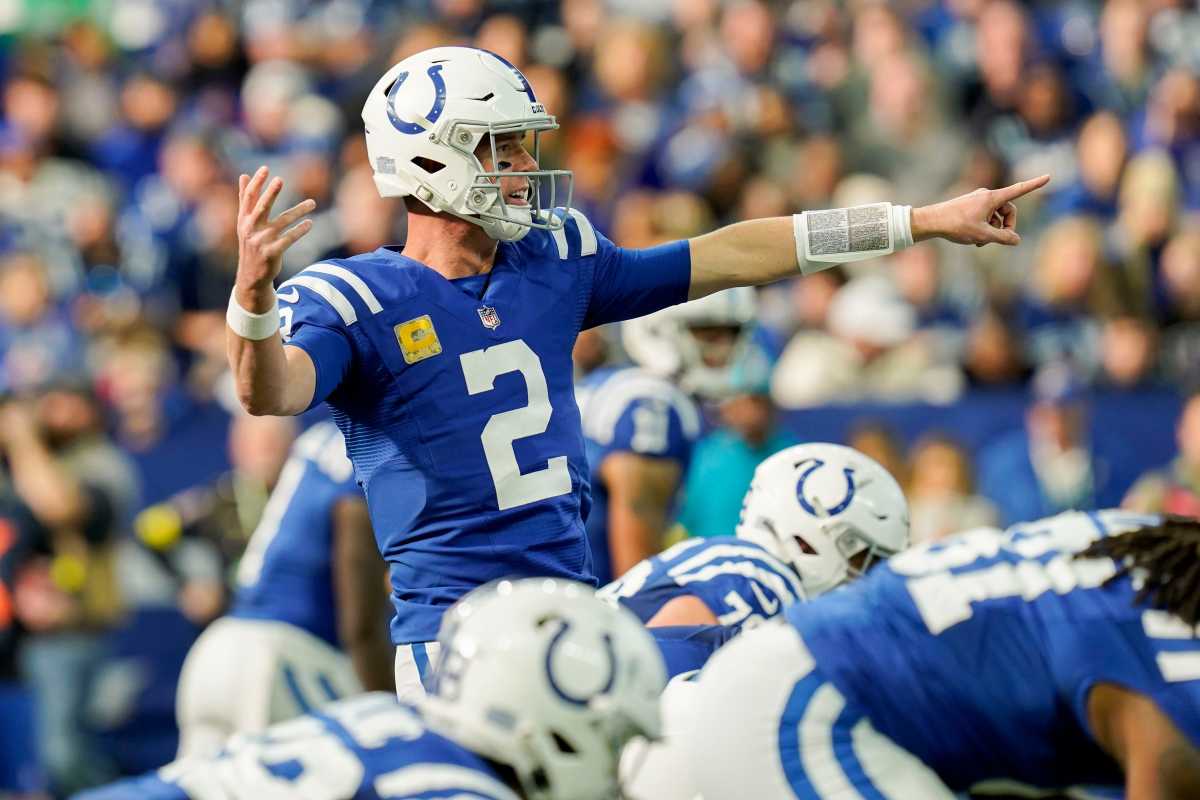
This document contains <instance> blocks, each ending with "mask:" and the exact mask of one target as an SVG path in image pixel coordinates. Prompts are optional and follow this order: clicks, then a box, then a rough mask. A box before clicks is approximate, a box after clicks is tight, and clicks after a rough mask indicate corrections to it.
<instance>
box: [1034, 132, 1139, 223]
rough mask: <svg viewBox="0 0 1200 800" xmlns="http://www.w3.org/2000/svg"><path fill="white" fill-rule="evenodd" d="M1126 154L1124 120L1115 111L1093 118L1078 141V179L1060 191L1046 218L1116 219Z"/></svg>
mask: <svg viewBox="0 0 1200 800" xmlns="http://www.w3.org/2000/svg"><path fill="white" fill-rule="evenodd" d="M1126 152H1127V141H1126V136H1125V129H1124V127H1123V126H1122V124H1121V119H1120V118H1119V117H1118V116H1117V115H1116V114H1114V113H1112V112H1111V111H1100V112H1097V113H1096V114H1094V115H1092V116H1091V117H1090V118H1089V119H1088V120H1087V122H1085V123H1084V124H1083V127H1082V128H1080V130H1079V136H1078V138H1077V140H1076V156H1077V162H1078V163H1077V166H1076V176H1075V178H1074V180H1071V181H1067V182H1065V183H1064V184H1063V185H1062V186H1060V187H1057V189H1056V190H1055V192H1054V193H1053V194H1052V195H1051V196H1050V198H1049V199H1048V200H1047V201H1046V214H1047V215H1048V216H1051V217H1059V216H1064V215H1068V214H1082V215H1089V216H1093V217H1096V218H1098V219H1101V220H1105V221H1109V220H1111V219H1112V218H1113V217H1115V216H1116V213H1117V189H1118V187H1119V186H1120V180H1121V172H1122V170H1123V169H1124V167H1125V156H1126Z"/></svg>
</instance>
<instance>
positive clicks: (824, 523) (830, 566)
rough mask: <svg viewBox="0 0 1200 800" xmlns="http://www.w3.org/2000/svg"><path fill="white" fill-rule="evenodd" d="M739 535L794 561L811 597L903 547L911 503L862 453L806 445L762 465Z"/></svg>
mask: <svg viewBox="0 0 1200 800" xmlns="http://www.w3.org/2000/svg"><path fill="white" fill-rule="evenodd" d="M737 535H738V537H739V538H741V539H746V540H748V541H751V542H754V543H755V544H758V545H761V546H762V547H763V548H765V549H766V550H767V551H769V552H770V553H771V554H772V555H774V556H775V557H776V558H779V559H781V560H783V561H784V562H786V563H787V564H789V565H790V566H791V567H792V569H794V570H795V571H796V574H797V575H799V576H800V582H801V583H802V584H803V585H804V591H805V594H806V595H807V596H808V597H809V598H812V597H815V596H817V595H819V594H822V593H824V592H828V591H829V590H830V589H833V588H835V587H836V586H838V585H839V584H841V583H843V582H845V581H846V580H848V579H849V578H853V577H856V576H858V575H860V574H862V573H863V572H866V570H867V569H869V568H870V566H871V564H872V563H873V562H874V561H876V560H878V559H881V558H888V557H889V556H892V555H894V554H896V553H898V552H900V551H901V550H903V549H904V548H906V547H907V546H908V502H907V501H906V500H905V499H904V493H903V492H902V491H901V489H900V485H899V484H898V483H896V479H895V478H893V477H892V476H891V475H890V474H889V473H888V471H887V470H886V469H884V468H883V467H882V466H881V465H880V464H879V463H877V462H876V461H874V460H873V459H871V458H868V457H867V456H866V455H864V454H862V453H860V452H859V451H857V450H855V449H853V448H851V447H843V446H842V445H838V444H824V443H816V444H801V445H796V446H794V447H789V448H787V449H786V450H780V451H779V452H778V453H776V454H775V455H773V456H771V457H770V458H768V459H766V460H765V461H763V462H762V463H761V464H759V465H758V468H757V469H756V470H755V471H754V479H753V481H752V482H751V484H750V490H749V491H748V492H746V499H745V501H744V502H743V505H742V517H741V521H740V522H739V523H738V527H737ZM860 554H862V558H861V559H860V561H859V563H858V564H857V565H856V564H855V563H853V562H852V561H851V559H853V558H855V556H858V555H860Z"/></svg>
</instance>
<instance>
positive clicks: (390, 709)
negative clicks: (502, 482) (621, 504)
mask: <svg viewBox="0 0 1200 800" xmlns="http://www.w3.org/2000/svg"><path fill="white" fill-rule="evenodd" d="M439 642H440V643H441V645H442V658H441V659H440V661H439V663H438V665H437V666H436V667H434V669H433V670H432V672H431V680H430V694H429V696H428V697H426V698H424V699H423V701H422V703H421V706H420V708H419V709H418V708H417V707H414V706H409V705H405V704H402V703H398V702H397V701H396V699H395V698H394V697H393V696H390V695H384V694H368V695H363V696H361V697H357V698H354V699H351V700H344V701H341V702H338V703H334V704H332V705H329V706H326V707H325V708H324V709H322V710H321V712H320V713H318V714H312V715H308V716H303V717H299V718H297V719H294V720H291V721H289V722H284V723H281V724H278V725H275V726H273V727H271V728H270V729H268V730H267V731H266V732H265V733H263V734H259V735H243V736H237V737H235V738H234V739H233V740H231V741H230V742H229V744H228V746H227V747H226V748H225V749H224V750H223V751H222V752H221V753H220V754H219V755H217V756H216V757H209V758H200V757H197V758H185V759H181V760H179V761H175V762H174V763H172V764H169V765H167V766H166V767H163V768H162V769H161V770H159V771H158V772H156V773H154V774H152V775H148V776H145V777H142V778H137V779H132V780H128V781H123V782H121V783H117V784H113V785H112V786H109V787H105V788H103V789H99V790H96V791H93V792H87V793H84V794H83V795H81V796H80V797H79V798H78V799H77V800H124V798H128V797H138V798H143V800H188V799H189V798H190V800H271V798H280V799H281V800H282V798H295V797H303V798H308V800H351V798H353V800H409V799H410V798H429V799H430V800H433V798H461V799H462V800H467V799H468V798H470V800H521V798H525V800H609V798H613V797H617V796H618V794H619V793H620V788H619V786H618V781H617V777H616V760H617V755H618V753H619V752H620V749H621V747H622V745H623V744H624V743H625V742H626V741H627V740H628V739H629V738H630V737H631V736H634V735H642V736H648V737H651V738H654V737H655V736H656V735H657V731H658V724H659V720H658V695H659V693H660V692H661V691H662V688H663V682H664V680H665V677H664V674H663V667H662V661H661V659H660V657H659V655H658V653H657V651H656V650H655V649H654V645H653V643H652V642H651V640H650V636H649V635H648V634H647V633H646V631H645V630H644V629H643V628H642V626H641V625H640V624H639V623H638V621H637V620H636V619H635V618H634V617H633V616H632V615H630V614H629V613H628V612H626V611H624V610H622V609H617V608H612V607H610V606H608V605H606V604H605V603H603V602H601V601H599V600H597V599H596V598H595V597H594V596H593V595H592V592H591V588H590V587H588V586H585V585H581V584H577V583H573V582H569V581H555V580H551V579H526V580H523V581H514V582H508V581H503V582H500V583H498V584H493V585H490V586H487V587H484V588H482V589H478V590H476V591H474V592H472V593H470V594H468V595H467V596H466V597H464V598H463V599H462V600H460V601H459V602H458V603H457V604H456V605H455V606H454V607H453V608H452V609H451V610H450V611H449V612H448V613H447V614H446V615H445V620H444V622H443V626H442V631H441V635H440V637H439Z"/></svg>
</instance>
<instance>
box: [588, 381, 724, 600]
mask: <svg viewBox="0 0 1200 800" xmlns="http://www.w3.org/2000/svg"><path fill="white" fill-rule="evenodd" d="M575 400H576V402H578V403H579V413H580V415H581V417H582V419H583V437H584V440H585V445H586V448H587V459H588V465H589V469H590V473H589V475H590V479H591V485H592V509H591V511H590V512H589V514H588V518H587V537H588V545H589V546H590V547H591V551H592V567H593V570H594V572H595V574H596V578H597V579H598V580H599V581H600V582H601V583H608V582H609V581H611V580H612V579H613V578H615V577H617V576H615V575H613V574H612V559H611V553H610V550H609V546H608V491H607V490H606V488H605V486H604V482H603V481H602V480H601V479H600V475H599V472H600V465H601V464H602V463H603V461H604V459H605V457H606V456H608V455H609V454H610V453H634V454H636V455H641V456H648V457H651V458H661V459H666V460H668V461H673V462H675V463H676V464H678V465H679V470H680V472H679V474H680V485H681V486H682V484H683V481H682V476H683V473H684V472H685V471H687V466H688V462H690V461H691V458H692V445H693V444H695V442H696V439H697V438H698V437H699V436H700V427H701V425H700V412H699V410H698V409H697V408H696V405H695V403H693V402H692V401H691V399H690V398H689V397H688V396H687V395H685V394H684V393H683V392H681V391H680V390H679V389H678V388H676V387H675V386H673V385H672V384H671V383H669V382H667V381H665V380H663V379H662V378H658V377H656V376H654V375H651V374H649V373H647V372H645V371H643V370H640V369H636V368H632V367H626V368H623V369H600V370H596V371H595V372H592V373H590V374H588V375H587V376H585V377H584V378H583V379H582V380H581V381H579V383H577V384H576V386H575Z"/></svg>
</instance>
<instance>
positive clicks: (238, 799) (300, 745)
mask: <svg viewBox="0 0 1200 800" xmlns="http://www.w3.org/2000/svg"><path fill="white" fill-rule="evenodd" d="M131 797H137V798H140V800H209V799H210V798H222V800H261V799H262V798H269V797H329V798H335V797H336V798H345V799H346V800H401V799H403V800H451V799H453V800H518V795H517V793H516V792H514V791H513V790H512V789H510V788H509V787H508V786H507V785H506V784H505V783H504V782H503V780H502V779H501V777H500V776H499V775H498V774H497V773H496V771H495V770H494V769H493V768H492V767H491V766H490V765H489V764H488V762H487V761H485V760H484V759H483V758H481V757H479V756H478V755H476V754H475V753H473V752H472V751H470V750H468V749H466V748H465V747H462V746H461V745H459V744H456V743H455V742H453V741H451V740H450V739H447V738H446V737H444V736H440V735H438V734H437V733H434V732H433V731H431V730H429V729H428V728H427V727H426V726H425V723H424V721H423V720H422V719H421V716H420V713H419V712H418V711H417V709H415V708H413V707H411V706H407V705H404V704H401V703H399V702H397V700H396V699H395V698H394V697H392V696H391V695H386V694H380V693H374V694H368V695H362V696H360V697H356V698H353V699H351V700H343V701H340V702H338V703H334V704H332V705H329V706H326V707H325V708H324V709H322V711H321V712H320V713H319V714H312V715H309V716H304V717H298V718H297V719H294V720H290V721H288V722H283V723H279V724H277V725H274V726H272V727H271V728H269V729H268V730H267V731H265V732H263V733H261V734H256V735H244V736H238V737H235V738H234V739H233V740H231V741H230V742H229V744H228V746H227V747H226V748H224V749H223V750H222V751H221V752H220V753H219V754H218V755H216V756H211V757H194V758H184V759H180V760H178V761H175V762H173V763H171V764H168V765H167V766H165V767H163V768H162V769H160V770H158V771H157V772H155V773H153V774H151V775H146V776H143V777H140V778H132V779H129V780H125V781H121V782H119V783H115V784H112V785H110V786H106V787H103V788H100V789H94V790H91V791H88V792H84V793H82V794H80V795H78V796H77V797H76V800H126V798H131Z"/></svg>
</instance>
